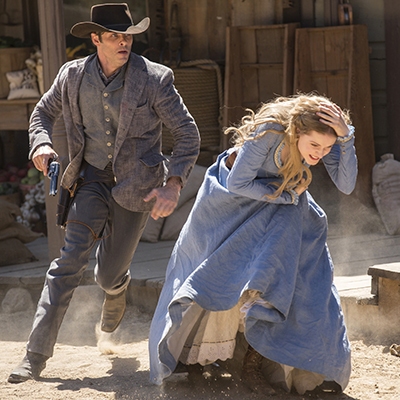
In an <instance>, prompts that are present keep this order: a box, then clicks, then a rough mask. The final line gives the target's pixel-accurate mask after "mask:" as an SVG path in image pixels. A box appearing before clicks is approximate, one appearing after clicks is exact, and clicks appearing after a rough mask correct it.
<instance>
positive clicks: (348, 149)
mask: <svg viewBox="0 0 400 400" xmlns="http://www.w3.org/2000/svg"><path fill="white" fill-rule="evenodd" d="M349 128H350V134H349V135H348V136H347V137H346V138H344V139H341V140H340V141H339V140H338V141H337V142H336V143H335V144H334V146H333V147H332V150H331V151H330V152H329V153H328V154H327V155H326V156H325V157H324V158H323V159H322V161H323V163H324V165H325V168H326V170H327V171H328V174H329V176H330V177H331V179H332V181H333V183H334V184H335V185H336V187H337V188H338V189H339V190H340V191H341V192H343V193H345V194H350V193H351V192H352V191H353V190H354V187H355V185H356V180H357V172H358V169H357V156H356V150H355V147H354V127H353V126H349Z"/></svg>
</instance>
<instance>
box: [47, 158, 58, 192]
mask: <svg viewBox="0 0 400 400" xmlns="http://www.w3.org/2000/svg"><path fill="white" fill-rule="evenodd" d="M59 173H60V163H59V162H57V161H55V160H50V163H49V170H48V173H47V176H48V177H49V179H50V191H49V195H50V196H55V195H56V194H57V183H58V174H59Z"/></svg>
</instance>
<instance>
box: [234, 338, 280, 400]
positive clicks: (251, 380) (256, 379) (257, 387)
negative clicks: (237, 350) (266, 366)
mask: <svg viewBox="0 0 400 400" xmlns="http://www.w3.org/2000/svg"><path fill="white" fill-rule="evenodd" d="M263 359H264V357H263V356H262V355H261V354H260V353H258V352H257V351H256V350H254V349H253V348H252V347H251V346H249V348H248V350H247V353H246V355H245V356H244V359H243V367H242V376H241V379H242V382H243V383H244V384H245V385H246V386H247V387H248V388H249V389H250V390H251V391H253V392H255V393H259V394H264V395H267V396H272V395H275V394H276V392H275V390H274V389H273V388H272V387H271V386H270V385H269V383H268V382H267V381H266V379H265V377H264V375H263V373H262V370H261V367H262V361H263Z"/></svg>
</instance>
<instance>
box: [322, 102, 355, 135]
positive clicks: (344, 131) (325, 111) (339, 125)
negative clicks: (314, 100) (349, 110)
mask: <svg viewBox="0 0 400 400" xmlns="http://www.w3.org/2000/svg"><path fill="white" fill-rule="evenodd" d="M317 115H318V116H319V117H321V118H320V121H321V122H322V123H324V124H325V125H328V126H330V127H331V128H333V129H334V130H335V132H336V135H337V136H339V137H345V136H348V135H349V133H350V130H349V127H348V126H347V124H346V120H345V117H344V114H343V111H342V109H341V108H340V107H339V106H338V105H336V104H333V105H330V104H327V103H323V104H321V106H320V111H319V112H317Z"/></svg>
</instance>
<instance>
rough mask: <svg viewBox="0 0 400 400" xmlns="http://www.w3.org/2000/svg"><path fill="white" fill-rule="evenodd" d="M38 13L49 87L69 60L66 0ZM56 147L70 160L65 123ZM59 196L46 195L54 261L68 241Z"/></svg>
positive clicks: (43, 3) (41, 4)
mask: <svg viewBox="0 0 400 400" xmlns="http://www.w3.org/2000/svg"><path fill="white" fill-rule="evenodd" d="M38 14H39V26H40V47H41V51H42V57H43V66H44V68H43V83H44V90H45V91H46V90H48V89H49V88H50V86H51V84H52V83H53V80H54V78H55V77H56V75H57V72H58V70H59V68H60V67H61V65H62V64H63V63H64V62H65V61H66V58H67V57H66V51H65V50H66V45H65V30H64V10H63V1H62V0H53V1H47V0H38ZM53 144H54V148H55V150H56V151H57V153H58V154H59V156H60V158H61V162H62V163H63V160H64V162H65V160H67V154H68V152H67V142H66V136H65V129H63V122H62V121H60V122H59V123H57V124H56V126H55V127H54V132H53ZM45 190H46V193H48V191H49V180H48V179H46V188H45ZM56 207H57V196H56V197H50V196H48V195H47V194H46V218H47V236H48V245H49V259H50V260H52V259H53V258H55V257H58V256H59V254H60V248H61V246H62V244H63V241H64V231H63V230H62V229H61V228H58V227H57V226H56V223H55V217H56Z"/></svg>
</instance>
